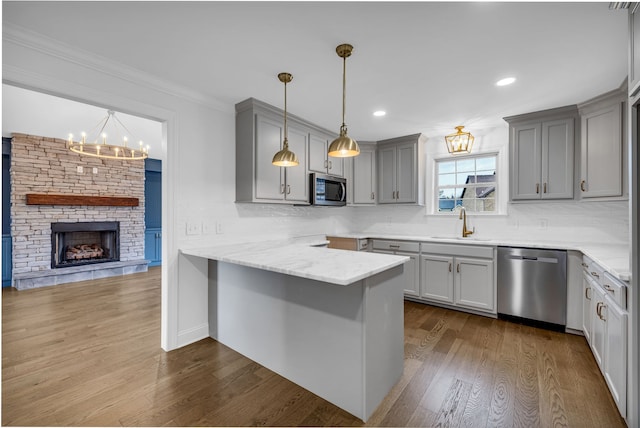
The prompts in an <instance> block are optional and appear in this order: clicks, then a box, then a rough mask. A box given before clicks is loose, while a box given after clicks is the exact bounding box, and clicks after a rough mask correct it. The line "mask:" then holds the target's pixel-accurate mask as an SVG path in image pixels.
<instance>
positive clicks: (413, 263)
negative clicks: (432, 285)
mask: <svg viewBox="0 0 640 428" xmlns="http://www.w3.org/2000/svg"><path fill="white" fill-rule="evenodd" d="M395 254H397V255H399V256H407V257H409V259H410V261H409V262H408V263H405V264H404V270H405V272H406V274H407V275H406V277H407V282H406V283H405V285H404V294H406V295H408V296H415V297H418V296H420V264H419V260H418V255H417V254H416V253H404V252H401V251H397V252H396V253H395Z"/></svg>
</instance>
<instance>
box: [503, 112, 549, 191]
mask: <svg viewBox="0 0 640 428" xmlns="http://www.w3.org/2000/svg"><path fill="white" fill-rule="evenodd" d="M511 132H512V136H511V138H512V146H511V165H510V168H509V171H510V175H511V199H512V200H526V199H540V191H541V189H540V171H541V164H540V162H541V159H540V155H541V148H540V145H541V141H542V137H541V135H540V134H541V132H542V125H541V124H540V123H534V124H529V125H516V126H514V127H513V129H512V130H511Z"/></svg>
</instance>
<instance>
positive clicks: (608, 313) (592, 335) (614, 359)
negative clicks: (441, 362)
mask: <svg viewBox="0 0 640 428" xmlns="http://www.w3.org/2000/svg"><path fill="white" fill-rule="evenodd" d="M582 265H583V267H584V292H585V294H584V297H585V300H584V306H583V308H584V313H583V316H584V318H583V323H584V335H585V338H586V339H587V342H588V343H589V346H590V347H591V351H592V353H593V356H594V358H595V360H596V362H597V363H598V366H599V367H600V371H601V372H602V375H603V376H604V379H605V381H606V383H607V387H608V388H609V391H610V392H611V396H612V398H613V401H614V402H615V403H616V406H617V407H618V410H619V411H620V414H621V415H622V417H626V414H627V371H628V360H627V350H628V348H627V347H628V331H627V329H628V324H629V313H628V312H627V300H626V296H627V289H628V286H627V285H626V284H624V283H622V282H621V281H619V280H617V279H616V278H614V277H613V276H612V275H610V274H609V273H608V272H605V271H604V269H602V267H600V266H598V264H596V263H595V262H594V261H593V260H591V259H590V258H589V257H587V256H584V257H583V263H582Z"/></svg>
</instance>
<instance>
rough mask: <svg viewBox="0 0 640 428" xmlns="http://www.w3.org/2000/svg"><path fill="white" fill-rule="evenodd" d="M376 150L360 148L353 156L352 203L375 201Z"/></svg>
mask: <svg viewBox="0 0 640 428" xmlns="http://www.w3.org/2000/svg"><path fill="white" fill-rule="evenodd" d="M375 172H376V152H375V150H363V149H361V150H360V154H359V155H358V156H356V157H355V158H353V187H352V188H353V195H352V197H353V203H354V204H360V205H371V204H375V203H376V187H375V186H376V179H375Z"/></svg>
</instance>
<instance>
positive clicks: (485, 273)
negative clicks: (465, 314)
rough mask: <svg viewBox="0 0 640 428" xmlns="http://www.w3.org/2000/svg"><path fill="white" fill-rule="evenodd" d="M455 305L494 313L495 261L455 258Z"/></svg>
mask: <svg viewBox="0 0 640 428" xmlns="http://www.w3.org/2000/svg"><path fill="white" fill-rule="evenodd" d="M455 265H456V267H455V281H454V283H455V294H454V295H455V302H454V303H455V304H456V305H458V306H465V307H468V308H473V309H480V310H483V311H488V312H493V311H494V309H495V304H494V301H495V295H494V289H495V287H494V281H493V261H492V260H485V259H476V258H467V257H456V258H455Z"/></svg>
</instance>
